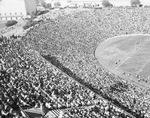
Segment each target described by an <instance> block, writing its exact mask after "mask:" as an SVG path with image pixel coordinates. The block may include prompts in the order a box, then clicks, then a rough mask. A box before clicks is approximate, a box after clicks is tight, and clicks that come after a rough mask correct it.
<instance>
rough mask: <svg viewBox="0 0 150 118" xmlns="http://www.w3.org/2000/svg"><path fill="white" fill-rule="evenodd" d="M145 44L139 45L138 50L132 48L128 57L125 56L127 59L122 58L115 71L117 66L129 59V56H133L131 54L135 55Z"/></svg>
mask: <svg viewBox="0 0 150 118" xmlns="http://www.w3.org/2000/svg"><path fill="white" fill-rule="evenodd" d="M145 44H146V41H145V43H143V44H142V45H140V46H139V47H140V48H139V47H138V48H136V49H135V48H134V49H133V51H132V52H131V53H130V54H129V55H127V57H126V58H124V59H123V60H122V61H121V63H120V64H119V65H118V66H117V67H116V68H115V69H118V67H119V66H121V65H122V64H123V63H124V62H125V61H126V60H128V59H129V58H131V56H132V55H133V54H135V53H137V52H138V50H140V49H141V48H142V47H143V46H144V45H145Z"/></svg>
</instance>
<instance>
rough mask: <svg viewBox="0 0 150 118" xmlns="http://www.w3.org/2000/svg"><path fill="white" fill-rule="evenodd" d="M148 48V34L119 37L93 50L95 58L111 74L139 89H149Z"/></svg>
mask: <svg viewBox="0 0 150 118" xmlns="http://www.w3.org/2000/svg"><path fill="white" fill-rule="evenodd" d="M148 47H150V35H149V34H130V35H121V36H116V37H112V38H108V39H107V40H105V41H104V42H102V43H100V44H99V46H98V47H97V48H96V50H95V57H96V58H97V59H98V61H99V63H100V64H101V65H102V66H103V67H105V68H106V69H107V70H109V71H110V72H112V73H113V74H115V75H117V76H119V77H121V78H124V79H125V80H127V81H128V82H130V83H133V84H134V85H137V86H139V87H142V88H143V87H144V88H149V87H150V86H149V83H150V80H148V79H147V78H148V77H149V76H150V75H149V74H148V72H149V70H150V68H149V67H150V66H149V63H150V60H149V57H150V51H149V48H148ZM145 68H146V69H145ZM139 72H141V73H139ZM143 73H144V75H145V74H147V76H144V75H143ZM142 77H143V78H142Z"/></svg>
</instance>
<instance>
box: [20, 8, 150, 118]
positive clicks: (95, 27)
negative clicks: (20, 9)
mask: <svg viewBox="0 0 150 118" xmlns="http://www.w3.org/2000/svg"><path fill="white" fill-rule="evenodd" d="M149 12H150V9H149V8H111V9H110V8H106V9H98V10H91V11H80V12H75V13H74V14H68V15H64V16H59V17H57V18H56V19H55V20H48V21H47V23H46V24H42V25H40V26H39V27H38V28H34V29H32V30H31V31H30V32H28V33H27V35H26V36H25V37H24V38H23V41H24V42H25V44H26V45H27V46H29V47H30V48H32V49H34V50H36V51H38V52H39V53H40V54H41V55H47V54H51V55H54V56H56V57H57V59H58V60H59V61H60V62H61V63H62V64H63V65H64V66H65V67H67V68H69V69H70V70H71V71H72V72H74V73H76V74H78V76H79V77H80V78H81V80H82V81H84V82H85V83H90V86H89V87H91V88H94V89H96V90H99V91H101V94H100V95H104V94H105V96H107V97H109V98H112V99H113V100H115V101H117V103H120V104H121V105H123V107H124V108H126V111H129V113H131V114H133V115H134V116H136V117H140V118H142V117H145V118H147V117H149V116H150V107H149V105H150V100H149V99H148V98H149V96H150V91H149V90H144V89H142V88H138V87H136V86H134V85H132V84H129V83H127V82H124V81H123V80H122V79H121V78H119V77H116V76H115V75H113V74H111V73H109V72H108V71H106V70H105V69H103V67H101V65H99V63H98V61H97V60H96V59H95V57H94V51H95V48H96V47H97V46H98V44H99V43H101V42H102V41H103V40H105V39H107V38H109V37H113V36H117V35H124V34H133V33H144V34H149V33H150V30H149V29H150V27H149V26H150V22H149V21H150V14H149ZM118 82H119V83H122V84H123V85H125V86H126V89H125V90H126V91H123V92H122V91H118V90H114V91H112V90H111V88H112V87H111V86H113V85H114V84H116V83H118ZM121 90H122V86H121Z"/></svg>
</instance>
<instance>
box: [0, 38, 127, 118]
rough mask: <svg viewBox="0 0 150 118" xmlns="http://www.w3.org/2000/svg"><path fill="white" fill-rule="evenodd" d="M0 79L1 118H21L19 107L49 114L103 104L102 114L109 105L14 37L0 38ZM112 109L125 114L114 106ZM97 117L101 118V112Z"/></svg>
mask: <svg viewBox="0 0 150 118" xmlns="http://www.w3.org/2000/svg"><path fill="white" fill-rule="evenodd" d="M0 78H1V79H0V88H1V91H0V108H1V109H0V115H1V116H2V117H10V118H16V117H18V118H22V117H23V114H22V112H21V111H20V107H26V108H31V107H39V106H40V104H41V103H43V104H44V105H45V106H46V108H47V109H48V110H54V109H65V108H74V107H80V106H82V107H84V106H85V107H87V106H92V105H99V104H103V103H104V102H105V105H104V106H103V110H104V111H105V109H106V111H107V108H108V106H110V105H111V104H110V103H109V102H108V101H107V100H106V101H104V100H103V98H101V97H100V96H98V95H97V94H95V93H94V92H93V91H91V90H90V89H87V88H86V87H84V86H82V85H80V84H79V83H78V82H76V81H74V80H73V79H72V78H70V77H69V76H67V75H66V74H65V73H63V72H62V71H60V70H59V69H57V68H56V67H54V66H53V65H51V64H50V63H49V62H47V61H46V60H45V59H44V58H42V57H41V56H40V55H39V53H38V52H36V51H34V50H32V49H30V48H28V47H25V46H24V43H22V42H21V41H20V40H17V37H15V38H14V36H12V37H10V38H6V37H1V38H0ZM112 106H113V104H112ZM111 109H112V111H115V110H117V111H118V113H119V114H124V111H123V110H121V109H120V108H118V107H116V106H114V107H112V108H111ZM93 112H94V111H93ZM67 113H69V111H68V112H67ZM86 114H87V115H88V112H87V113H86ZM97 114H98V115H99V116H100V115H101V113H100V111H99V113H97ZM102 114H103V115H104V114H105V112H104V113H102ZM111 114H112V115H113V116H114V117H117V115H118V114H116V112H111ZM70 117H71V116H70Z"/></svg>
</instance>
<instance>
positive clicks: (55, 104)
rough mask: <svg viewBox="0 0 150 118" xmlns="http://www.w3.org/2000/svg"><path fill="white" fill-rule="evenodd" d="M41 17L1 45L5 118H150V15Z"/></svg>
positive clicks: (77, 11) (0, 98)
mask: <svg viewBox="0 0 150 118" xmlns="http://www.w3.org/2000/svg"><path fill="white" fill-rule="evenodd" d="M112 4H113V3H112ZM42 17H43V19H44V20H42V21H40V22H39V23H38V24H37V25H34V26H32V27H30V28H29V29H27V32H26V33H25V35H23V36H20V35H17V36H15V35H12V36H9V37H5V36H1V37H0V118H27V117H28V118H30V117H32V118H37V117H39V118H42V117H44V118H150V99H149V98H150V89H149V87H150V85H149V82H150V78H149V76H150V74H149V72H150V71H149V70H150V63H149V57H150V50H149V49H150V7H144V6H143V7H129V6H128V7H126V6H125V7H115V6H114V7H112V6H111V7H103V8H99V9H98V8H65V9H59V10H50V11H49V13H47V14H46V15H45V16H44V15H42Z"/></svg>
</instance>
